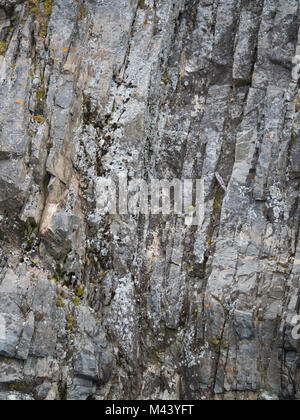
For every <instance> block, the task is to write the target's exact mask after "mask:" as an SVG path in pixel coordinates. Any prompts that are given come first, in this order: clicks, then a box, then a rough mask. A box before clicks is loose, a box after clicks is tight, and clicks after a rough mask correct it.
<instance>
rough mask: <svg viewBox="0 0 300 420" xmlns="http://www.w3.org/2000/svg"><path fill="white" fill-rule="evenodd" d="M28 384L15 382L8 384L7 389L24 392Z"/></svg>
mask: <svg viewBox="0 0 300 420" xmlns="http://www.w3.org/2000/svg"><path fill="white" fill-rule="evenodd" d="M27 388H28V386H27V385H26V384H22V383H17V384H10V385H9V389H10V391H12V392H25V391H26V390H27Z"/></svg>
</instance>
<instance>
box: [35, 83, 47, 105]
mask: <svg viewBox="0 0 300 420" xmlns="http://www.w3.org/2000/svg"><path fill="white" fill-rule="evenodd" d="M36 97H37V99H38V100H40V101H41V100H42V99H44V97H45V88H44V86H42V87H41V89H39V90H38V91H37V92H36Z"/></svg>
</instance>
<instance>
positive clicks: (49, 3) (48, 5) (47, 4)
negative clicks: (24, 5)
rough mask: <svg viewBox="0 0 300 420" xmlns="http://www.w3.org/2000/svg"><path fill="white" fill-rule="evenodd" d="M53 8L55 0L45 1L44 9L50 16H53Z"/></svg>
mask: <svg viewBox="0 0 300 420" xmlns="http://www.w3.org/2000/svg"><path fill="white" fill-rule="evenodd" d="M52 8H53V0H46V1H44V10H45V12H46V13H47V15H48V16H51V13H52Z"/></svg>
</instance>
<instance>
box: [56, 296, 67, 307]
mask: <svg viewBox="0 0 300 420" xmlns="http://www.w3.org/2000/svg"><path fill="white" fill-rule="evenodd" d="M56 305H57V306H58V307H59V308H63V307H64V306H65V305H64V302H63V298H62V296H61V295H57V302H56Z"/></svg>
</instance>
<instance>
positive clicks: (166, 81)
mask: <svg viewBox="0 0 300 420" xmlns="http://www.w3.org/2000/svg"><path fill="white" fill-rule="evenodd" d="M163 82H164V84H165V85H167V84H168V82H169V76H168V75H167V73H164V75H163Z"/></svg>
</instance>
